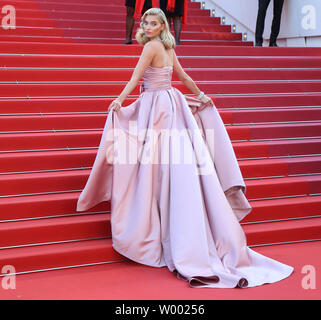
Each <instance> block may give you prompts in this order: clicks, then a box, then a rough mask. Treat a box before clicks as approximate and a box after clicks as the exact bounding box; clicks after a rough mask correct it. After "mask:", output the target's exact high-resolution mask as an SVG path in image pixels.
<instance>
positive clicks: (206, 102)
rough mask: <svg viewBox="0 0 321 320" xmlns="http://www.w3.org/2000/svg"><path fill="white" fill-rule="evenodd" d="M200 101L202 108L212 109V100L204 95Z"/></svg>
mask: <svg viewBox="0 0 321 320" xmlns="http://www.w3.org/2000/svg"><path fill="white" fill-rule="evenodd" d="M200 101H201V102H202V104H203V106H204V107H213V106H214V103H213V100H212V99H211V98H210V97H208V96H207V95H206V94H205V95H204V96H203V97H202V98H201V100H200Z"/></svg>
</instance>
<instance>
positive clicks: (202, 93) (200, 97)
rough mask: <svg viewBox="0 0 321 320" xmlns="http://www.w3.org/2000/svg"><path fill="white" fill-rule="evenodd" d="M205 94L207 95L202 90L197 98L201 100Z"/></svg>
mask: <svg viewBox="0 0 321 320" xmlns="http://www.w3.org/2000/svg"><path fill="white" fill-rule="evenodd" d="M204 95H205V94H204V92H203V91H201V93H200V94H199V96H198V97H197V100H201V99H202V98H203V96H204Z"/></svg>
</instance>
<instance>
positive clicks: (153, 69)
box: [77, 8, 293, 288]
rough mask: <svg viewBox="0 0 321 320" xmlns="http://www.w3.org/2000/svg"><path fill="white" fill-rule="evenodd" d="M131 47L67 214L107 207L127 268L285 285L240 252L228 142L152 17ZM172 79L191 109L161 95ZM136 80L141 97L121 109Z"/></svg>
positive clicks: (241, 209) (261, 260)
mask: <svg viewBox="0 0 321 320" xmlns="http://www.w3.org/2000/svg"><path fill="white" fill-rule="evenodd" d="M136 39H137V41H138V42H139V43H141V44H143V45H144V48H143V51H142V54H141V56H140V59H139V61H138V63H137V65H136V67H135V70H134V72H133V75H132V77H131V79H130V81H129V82H128V83H127V85H126V87H125V88H124V90H123V91H122V92H121V94H120V95H119V97H118V98H117V99H115V100H114V101H112V103H111V104H110V105H109V108H108V111H109V113H108V117H107V120H106V124H105V128H104V131H103V135H102V138H101V142H100V146H99V149H98V153H97V156H96V159H95V162H94V165H93V168H92V171H91V174H90V176H89V178H88V181H87V183H86V186H85V188H84V190H83V191H82V193H81V195H80V197H79V199H78V203H77V211H84V210H87V209H89V208H91V207H93V206H95V205H96V204H98V203H99V202H102V201H109V200H111V230H112V240H113V241H112V242H113V248H114V249H115V250H116V251H117V252H119V253H120V254H122V255H124V256H126V257H127V258H129V259H131V260H133V261H136V262H139V263H142V264H145V265H149V266H154V267H163V266H167V267H168V269H169V270H170V271H171V272H173V274H175V275H176V276H177V277H178V278H179V279H182V280H185V281H188V283H189V285H190V286H191V287H211V288H234V287H247V286H248V287H253V286H258V285H261V284H263V283H272V282H276V281H279V280H281V279H284V278H286V277H287V276H289V275H290V274H291V273H292V271H293V268H292V267H290V266H287V265H285V264H283V263H280V262H278V261H275V260H272V259H270V258H267V257H265V256H263V255H261V254H258V253H256V252H255V251H253V250H251V249H250V248H248V247H247V245H246V238H245V234H244V232H243V229H242V228H241V226H240V224H239V221H240V220H241V219H243V218H244V217H245V216H246V215H247V214H248V213H249V212H250V211H251V209H252V208H251V206H250V205H249V203H248V201H247V199H246V197H245V189H246V188H245V184H244V180H243V177H242V175H241V172H240V169H239V166H238V163H237V159H236V157H235V154H234V151H233V147H232V144H231V141H230V140H229V137H228V134H227V132H226V129H225V127H224V124H223V122H222V119H221V118H220V116H219V113H218V111H217V110H216V108H215V107H214V105H213V102H212V100H211V98H209V97H208V96H207V95H205V94H204V93H203V92H201V91H200V90H199V88H198V87H197V85H196V84H195V83H194V81H193V80H192V79H191V78H190V77H189V76H188V75H187V74H186V73H185V71H184V70H183V68H182V67H181V65H180V63H179V61H178V59H177V56H176V54H175V50H174V48H175V39H174V37H173V36H172V35H171V34H170V31H169V27H168V23H167V20H166V16H165V14H164V12H163V11H162V10H161V9H159V8H152V9H149V10H147V11H146V12H145V14H144V15H143V17H142V19H141V23H140V29H139V30H138V32H137V34H136ZM173 70H174V71H175V73H176V74H177V76H178V78H179V79H180V80H181V81H182V82H183V83H184V84H185V86H186V87H187V88H188V89H189V90H191V92H192V93H194V94H195V95H196V96H198V99H199V105H198V107H197V104H193V105H192V102H193V101H191V102H189V104H188V103H187V100H189V99H188V97H187V96H184V95H183V94H182V93H181V92H180V91H179V90H178V89H176V88H175V87H171V77H172V72H173ZM141 77H143V80H144V84H143V87H144V91H143V92H142V93H141V95H140V96H139V98H138V99H137V100H136V101H134V102H133V103H131V104H130V105H129V106H127V107H125V108H121V104H122V103H123V102H124V100H125V99H126V97H127V96H128V95H129V94H130V93H131V92H132V91H133V89H134V88H135V87H136V86H137V84H138V81H139V80H140V79H141ZM195 101H198V100H197V99H195ZM195 101H194V102H195ZM214 132H215V135H214ZM181 138H184V139H183V143H184V144H183V146H182V144H181V140H182V139H181ZM128 144H129V147H128V146H127V145H128ZM127 151H128V152H127ZM214 154H215V157H214ZM182 156H183V157H184V161H182V160H181V158H182ZM137 160H138V163H137ZM150 160H151V161H150Z"/></svg>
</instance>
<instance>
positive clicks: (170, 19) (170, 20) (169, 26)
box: [166, 16, 172, 31]
mask: <svg viewBox="0 0 321 320" xmlns="http://www.w3.org/2000/svg"><path fill="white" fill-rule="evenodd" d="M166 18H167V22H168V28H169V31H171V23H172V17H170V16H166Z"/></svg>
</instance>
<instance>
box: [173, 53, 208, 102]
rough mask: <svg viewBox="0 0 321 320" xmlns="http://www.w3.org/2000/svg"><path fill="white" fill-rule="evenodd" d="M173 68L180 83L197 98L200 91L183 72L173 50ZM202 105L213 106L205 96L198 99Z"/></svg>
mask: <svg viewBox="0 0 321 320" xmlns="http://www.w3.org/2000/svg"><path fill="white" fill-rule="evenodd" d="M173 52H174V54H173V68H174V70H175V72H176V74H177V76H178V78H179V80H180V81H182V82H183V84H184V85H185V86H186V87H187V88H188V89H189V90H191V91H192V93H194V94H195V95H196V96H197V97H198V96H199V95H200V93H201V90H200V89H199V88H198V86H197V85H196V84H195V82H194V81H193V79H192V78H191V77H190V76H189V75H188V74H187V73H186V72H185V71H184V69H183V68H182V66H181V64H180V63H179V61H178V59H177V56H176V53H175V50H173ZM200 101H201V102H202V103H204V104H205V105H207V106H213V105H214V104H213V101H212V99H211V98H210V97H208V96H207V95H203V97H202V98H201V99H200Z"/></svg>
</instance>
